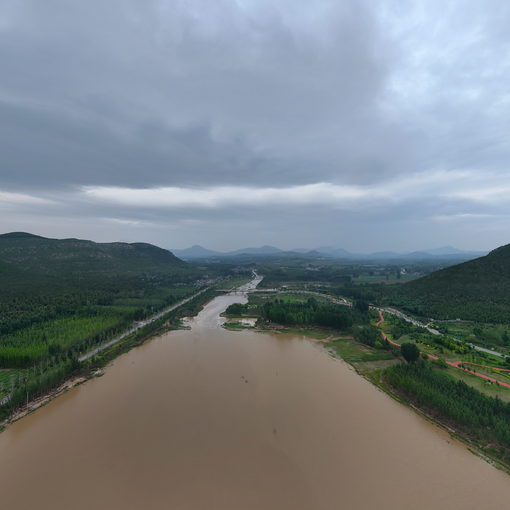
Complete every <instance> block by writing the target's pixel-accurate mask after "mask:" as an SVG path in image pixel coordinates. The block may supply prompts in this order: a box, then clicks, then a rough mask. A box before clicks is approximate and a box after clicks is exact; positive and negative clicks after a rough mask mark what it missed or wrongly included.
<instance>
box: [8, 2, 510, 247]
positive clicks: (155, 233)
mask: <svg viewBox="0 0 510 510" xmlns="http://www.w3.org/2000/svg"><path fill="white" fill-rule="evenodd" d="M0 20H1V21H0V65H1V68H2V80H1V81H0V154H2V160H1V163H0V211H2V217H1V219H0V228H1V229H2V230H3V231H9V230H14V229H23V230H29V231H30V230H31V231H37V233H42V234H46V235H55V236H62V235H64V236H88V237H92V238H95V239H101V240H111V239H116V238H123V239H129V240H138V239H142V238H143V240H147V241H151V242H155V243H157V244H160V245H164V246H168V247H172V246H173V247H183V246H185V245H187V244H191V243H201V244H205V245H210V246H211V247H215V248H221V249H223V248H224V249H229V248H236V247H239V246H240V245H242V244H244V243H245V242H246V241H248V240H249V241H250V244H264V243H273V244H280V245H281V244H282V243H285V245H286V246H282V247H288V248H290V247H293V246H297V245H304V246H313V245H314V244H315V243H319V244H339V245H344V246H345V247H346V248H350V249H357V250H363V249H366V250H371V249H389V248H391V249H415V248H421V247H428V246H434V245H440V244H445V243H455V244H458V245H459V246H460V247H466V248H491V247H493V246H495V245H498V244H503V243H505V242H507V241H508V239H507V238H506V236H507V233H506V232H507V230H506V228H505V227H506V225H507V224H506V223H505V222H506V220H507V218H508V215H510V205H509V204H508V200H507V198H506V197H507V196H509V191H510V177H509V175H510V172H509V170H508V162H509V161H510V157H509V156H510V147H509V145H510V142H509V138H508V133H509V129H510V94H509V93H508V90H507V86H506V84H507V83H508V82H509V80H510V53H509V50H508V48H509V45H508V38H509V36H508V33H507V32H508V31H507V27H508V23H509V22H510V7H509V6H508V5H507V3H506V2H503V1H499V0H494V2H492V3H491V9H488V8H487V6H486V3H484V2H482V1H474V2H469V4H468V3H466V2H460V1H459V2H456V1H453V2H449V3H448V4H447V5H445V4H444V2H438V1H436V0H428V1H424V0H423V1H414V2H410V3H407V4H405V5H404V4H402V3H401V2H396V1H394V0H383V1H382V2H375V1H373V0H346V1H344V2H333V1H329V0H322V1H318V2H295V1H290V0H280V1H278V2H274V1H271V2H270V1H269V0H257V1H255V0H242V1H241V0H239V1H234V0H221V1H218V2H207V1H205V0H190V1H187V2H180V1H177V0H147V1H144V2H138V1H135V0H112V1H110V2H96V1H91V2H85V3H83V2H78V1H68V0H66V1H64V0H48V1H45V2H39V1H37V0H23V1H19V2H8V1H3V2H2V1H0ZM243 225H244V226H245V227H246V229H247V230H249V231H250V234H249V235H248V234H245V233H242V226H243ZM232 229H234V230H235V231H236V232H237V234H236V235H237V237H233V236H232V235H231V231H232ZM382 231H386V232H388V231H390V232H391V234H388V233H387V234H386V236H383V235H382V234H381V232H382ZM229 232H230V234H229Z"/></svg>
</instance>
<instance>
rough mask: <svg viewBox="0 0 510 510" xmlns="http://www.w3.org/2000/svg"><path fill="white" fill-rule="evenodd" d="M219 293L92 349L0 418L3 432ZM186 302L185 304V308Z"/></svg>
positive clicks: (176, 324) (174, 308)
mask: <svg viewBox="0 0 510 510" xmlns="http://www.w3.org/2000/svg"><path fill="white" fill-rule="evenodd" d="M218 294H219V293H218V291H216V290H215V289H205V290H204V291H201V292H199V293H197V294H195V295H194V296H192V297H191V298H187V299H185V300H183V301H182V302H180V303H179V304H178V305H174V306H172V307H171V308H169V309H167V310H164V311H162V312H159V313H158V314H157V315H156V316H155V318H154V319H153V320H150V321H146V323H145V324H143V325H142V326H139V327H135V326H134V327H132V328H130V330H128V331H129V332H128V333H127V334H124V335H121V336H120V337H119V338H117V339H115V341H114V342H111V341H110V342H108V343H107V344H105V345H104V346H100V348H97V349H95V350H94V351H93V353H92V354H91V355H90V353H89V355H88V356H84V357H83V359H82V360H81V365H80V367H79V368H78V369H77V370H76V371H75V372H74V373H73V374H72V376H71V377H69V378H67V379H65V380H64V381H62V382H61V383H60V384H58V385H57V386H56V387H53V388H51V389H50V390H48V391H46V392H44V393H42V394H41V395H37V396H36V397H35V398H30V399H28V401H27V402H26V404H24V405H23V406H20V407H17V408H15V409H13V410H12V412H11V413H9V414H8V415H7V416H5V417H4V418H3V419H2V420H1V421H0V432H2V431H3V430H4V429H5V428H6V427H8V426H9V425H11V424H12V423H14V422H16V421H18V420H19V419H21V418H23V417H24V416H27V415H28V414H31V413H33V412H34V411H36V410H37V409H39V408H41V407H43V406H44V405H46V404H48V403H49V402H51V401H52V400H54V399H55V398H57V397H59V396H60V395H62V394H64V393H65V392H67V391H68V390H70V389H71V388H74V387H75V386H78V385H80V384H83V383H84V382H86V381H88V380H90V379H92V378H94V377H98V376H100V375H102V373H103V369H104V367H106V366H107V365H108V364H109V363H111V362H112V361H113V360H115V359H116V358H118V357H119V356H121V355H122V354H125V353H127V352H129V351H130V350H131V349H133V348H135V347H138V346H139V345H142V344H143V343H144V342H146V341H147V340H149V339H151V338H154V337H155V336H157V335H161V334H163V333H165V332H167V331H171V330H176V329H181V328H184V326H183V325H182V323H180V321H179V317H181V316H182V312H185V315H186V317H193V316H195V315H197V314H198V313H199V312H200V311H201V310H202V308H203V307H204V306H205V305H206V304H207V302H209V301H211V300H212V299H214V298H215V297H216V296H218ZM185 305H186V308H183V307H184V306H185Z"/></svg>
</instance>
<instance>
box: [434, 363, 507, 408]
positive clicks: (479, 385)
mask: <svg viewBox="0 0 510 510" xmlns="http://www.w3.org/2000/svg"><path fill="white" fill-rule="evenodd" d="M438 370H441V371H442V372H444V373H446V374H447V375H448V376H450V377H451V378H452V379H460V380H461V381H464V382H465V383H466V384H468V385H469V386H472V387H473V388H476V389H477V390H479V391H481V392H482V393H485V394H486V395H489V396H491V397H499V398H500V399H501V400H504V401H505V402H510V388H504V387H502V386H496V385H495V384H492V383H490V382H489V381H484V380H483V379H481V378H480V377H477V376H475V375H471V374H468V373H467V372H463V371H462V370H457V369H455V368H453V367H448V368H447V369H438Z"/></svg>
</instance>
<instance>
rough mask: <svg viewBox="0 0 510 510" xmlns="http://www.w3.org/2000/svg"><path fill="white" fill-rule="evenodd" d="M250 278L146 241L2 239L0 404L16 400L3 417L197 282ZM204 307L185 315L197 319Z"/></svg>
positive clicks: (6, 406)
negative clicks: (185, 259) (200, 263)
mask: <svg viewBox="0 0 510 510" xmlns="http://www.w3.org/2000/svg"><path fill="white" fill-rule="evenodd" d="M244 273H246V271H237V272H234V271H233V269H232V268H230V270H225V268H208V267H195V266H192V265H190V264H187V263H185V262H183V261H181V260H179V259H178V258H176V257H175V256H174V255H172V253H170V252H169V251H167V250H164V249H161V248H158V247H156V246H153V245H150V244H145V243H133V244H127V243H94V242H92V241H82V240H78V239H63V240H59V239H46V238H44V237H39V236H34V235H31V234H26V233H11V234H4V235H0V287H1V288H2V293H0V399H3V398H4V397H6V396H10V400H9V401H8V402H6V401H4V405H3V406H1V407H2V411H1V412H0V414H1V415H2V416H5V413H8V412H10V411H12V410H13V409H14V408H15V407H16V406H17V405H19V404H20V403H22V402H24V401H26V398H27V392H28V397H29V398H32V397H35V396H37V395H39V394H41V393H44V392H45V391H48V389H50V388H52V387H54V386H55V385H57V384H59V383H61V382H62V381H63V380H65V379H66V378H68V377H69V376H70V375H72V374H73V373H75V372H76V371H79V370H82V369H86V367H85V368H84V367H80V364H79V363H78V361H77V359H78V357H79V356H80V354H82V353H84V352H86V351H88V350H90V349H91V348H93V347H94V346H96V345H98V344H101V343H104V342H105V341H107V340H109V339H111V338H113V337H114V336H116V335H118V334H119V333H121V332H123V331H125V330H126V329H128V327H129V326H130V325H131V324H132V323H133V322H134V321H138V320H143V319H145V318H147V317H149V316H151V315H153V314H155V313H157V312H158V311H160V310H162V309H164V308H166V307H168V306H170V305H172V304H173V303H175V302H177V301H179V300H181V299H183V298H185V297H187V296H189V295H191V294H193V293H195V292H196V291H197V290H198V288H199V287H198V286H197V285H205V284H211V283H214V281H216V280H218V278H219V277H225V276H227V277H228V276H231V275H233V274H236V275H239V278H240V277H241V274H243V277H244V278H246V276H245V275H244ZM210 296H211V294H210V292H206V293H204V294H203V295H201V296H200V298H203V299H207V298H208V297H210ZM201 302H203V301H200V300H199V299H197V300H193V301H191V302H189V303H187V304H186V305H185V306H184V307H183V309H182V310H180V311H179V313H183V312H185V313H188V314H190V315H191V314H193V313H194V311H195V310H197V309H198V308H199V307H200V303H201ZM174 315H175V314H172V316H174ZM165 321H166V318H164V319H163V320H162V323H163V322H165ZM159 325H160V324H159V321H158V322H157V323H156V324H154V325H151V327H149V328H148V330H152V329H154V327H159ZM144 330H145V328H144ZM141 333H143V331H142V332H141ZM136 336H137V337H138V336H140V335H136ZM129 341H130V340H127V341H126V343H129ZM122 343H124V341H123V342H122ZM12 369H16V370H12ZM22 394H23V395H24V397H23V398H22V397H21V396H20V395H22Z"/></svg>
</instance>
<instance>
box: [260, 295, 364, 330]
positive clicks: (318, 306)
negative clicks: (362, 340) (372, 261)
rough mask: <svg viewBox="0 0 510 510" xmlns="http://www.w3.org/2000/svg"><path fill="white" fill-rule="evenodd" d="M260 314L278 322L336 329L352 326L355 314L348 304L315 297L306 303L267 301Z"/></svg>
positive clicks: (266, 318) (278, 300)
mask: <svg viewBox="0 0 510 510" xmlns="http://www.w3.org/2000/svg"><path fill="white" fill-rule="evenodd" d="M260 314H261V316H262V317H263V318H264V319H265V320H267V321H271V322H276V323H278V324H284V325H316V326H325V327H330V328H335V329H346V328H349V327H351V326H352V324H353V316H354V314H353V312H352V311H351V310H350V309H349V308H348V307H346V306H341V305H334V304H330V303H326V304H322V303H319V302H318V301H317V300H316V299H315V298H308V299H307V301H306V302H304V303H302V302H285V301H283V300H281V299H275V300H274V301H270V302H268V303H265V304H264V305H263V306H262V308H261V310H260ZM359 315H361V314H359Z"/></svg>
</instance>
